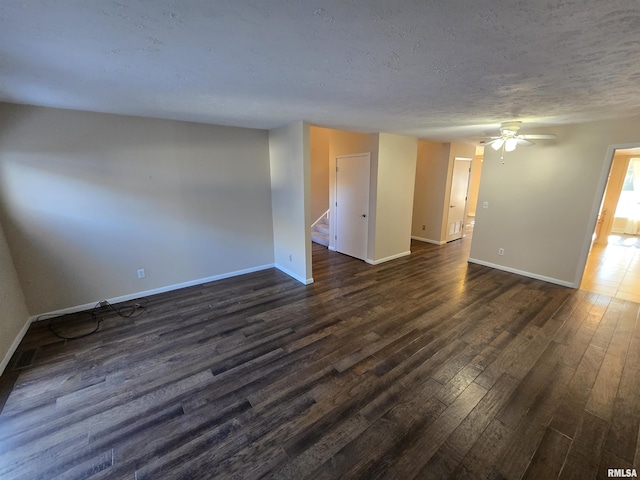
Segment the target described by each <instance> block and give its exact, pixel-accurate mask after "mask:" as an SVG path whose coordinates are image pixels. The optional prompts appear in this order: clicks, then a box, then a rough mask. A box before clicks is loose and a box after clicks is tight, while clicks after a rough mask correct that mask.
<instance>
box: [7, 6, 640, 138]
mask: <svg viewBox="0 0 640 480" xmlns="http://www.w3.org/2000/svg"><path fill="white" fill-rule="evenodd" d="M639 57H640V1H638V0H592V1H588V0H527V1H522V0H449V1H444V0H412V1H390V0H326V1H319V0H318V1H307V0H216V1H213V0H193V1H177V0H176V1H169V0H137V1H136V0H119V1H113V0H109V1H107V0H102V1H100V0H75V1H72V0H23V1H16V0H2V2H1V3H0V101H6V102H13V103H25V104H33V105H44V106H52V107H61V108H73V109H80V110H91V111H99V112H112V113H121V114H128V115H141V116H150V117H160V118H171V119H182V120H192V121H197V122H205V123H214V124H223V125H237V126H243V127H256V128H265V129H268V128H273V127H277V126H281V125H284V124H288V123H291V122H294V121H298V120H307V121H309V122H312V123H314V124H318V125H323V126H331V127H337V128H345V129H350V130H357V131H366V132H378V131H384V132H391V133H394V132H395V133H402V134H407V135H413V136H418V137H421V138H427V139H433V140H443V141H449V140H469V139H472V138H476V137H478V136H482V135H485V134H495V133H497V127H498V125H499V124H500V123H501V122H502V121H505V120H515V119H518V120H522V121H524V122H525V125H524V127H523V128H522V130H521V133H527V130H531V129H532V127H536V126H544V125H553V124H557V123H578V122H584V121H590V120H597V119H605V118H612V117H625V116H632V115H638V114H640V93H639V87H640V58H639ZM532 123H533V124H534V125H531V124H532ZM527 125H528V126H529V128H527ZM476 139H477V138H476Z"/></svg>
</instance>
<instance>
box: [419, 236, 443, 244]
mask: <svg viewBox="0 0 640 480" xmlns="http://www.w3.org/2000/svg"><path fill="white" fill-rule="evenodd" d="M411 238H412V239H413V240H418V241H419V242H425V243H433V244H434V245H444V244H445V243H447V242H442V241H440V242H439V241H438V240H431V239H430V238H422V237H416V236H415V235H411Z"/></svg>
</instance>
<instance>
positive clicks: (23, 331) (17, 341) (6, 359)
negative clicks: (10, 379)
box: [0, 318, 31, 375]
mask: <svg viewBox="0 0 640 480" xmlns="http://www.w3.org/2000/svg"><path fill="white" fill-rule="evenodd" d="M29 325H31V319H30V318H28V319H27V322H26V323H25V324H24V326H23V327H22V329H21V330H20V333H18V336H17V337H16V338H15V340H14V341H13V343H12V344H11V347H9V351H7V353H6V354H5V356H4V358H3V359H2V362H0V375H2V374H3V373H4V369H5V368H7V366H8V365H9V362H10V361H11V357H13V354H14V353H16V350H17V349H18V346H20V342H21V341H22V339H23V338H24V336H25V335H26V334H27V330H29Z"/></svg>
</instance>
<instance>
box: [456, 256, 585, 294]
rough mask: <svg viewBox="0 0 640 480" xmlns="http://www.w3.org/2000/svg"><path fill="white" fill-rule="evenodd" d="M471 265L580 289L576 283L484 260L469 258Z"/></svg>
mask: <svg viewBox="0 0 640 480" xmlns="http://www.w3.org/2000/svg"><path fill="white" fill-rule="evenodd" d="M468 261H469V263H476V264H478V265H483V266H485V267H491V268H495V269H496V270H502V271H505V272H509V273H515V274H517V275H522V276H524V277H529V278H535V279H536V280H542V281H543V282H549V283H555V284H556V285H561V286H563V287H569V288H578V287H576V285H575V283H573V282H567V281H566V280H559V279H557V278H553V277H546V276H544V275H538V274H537V273H531V272H526V271H524V270H518V269H517V268H511V267H505V266H504V265H497V264H495V263H491V262H485V261H483V260H478V259H477V258H469V260H468Z"/></svg>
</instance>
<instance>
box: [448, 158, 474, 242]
mask: <svg viewBox="0 0 640 480" xmlns="http://www.w3.org/2000/svg"><path fill="white" fill-rule="evenodd" d="M470 171H471V159H466V158H465V159H463V158H461V159H458V158H456V159H455V160H454V164H453V176H452V178H451V195H450V196H449V215H448V218H447V242H450V241H452V240H457V239H459V238H462V230H463V227H464V215H465V213H466V209H467V190H468V188H469V172H470Z"/></svg>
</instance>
